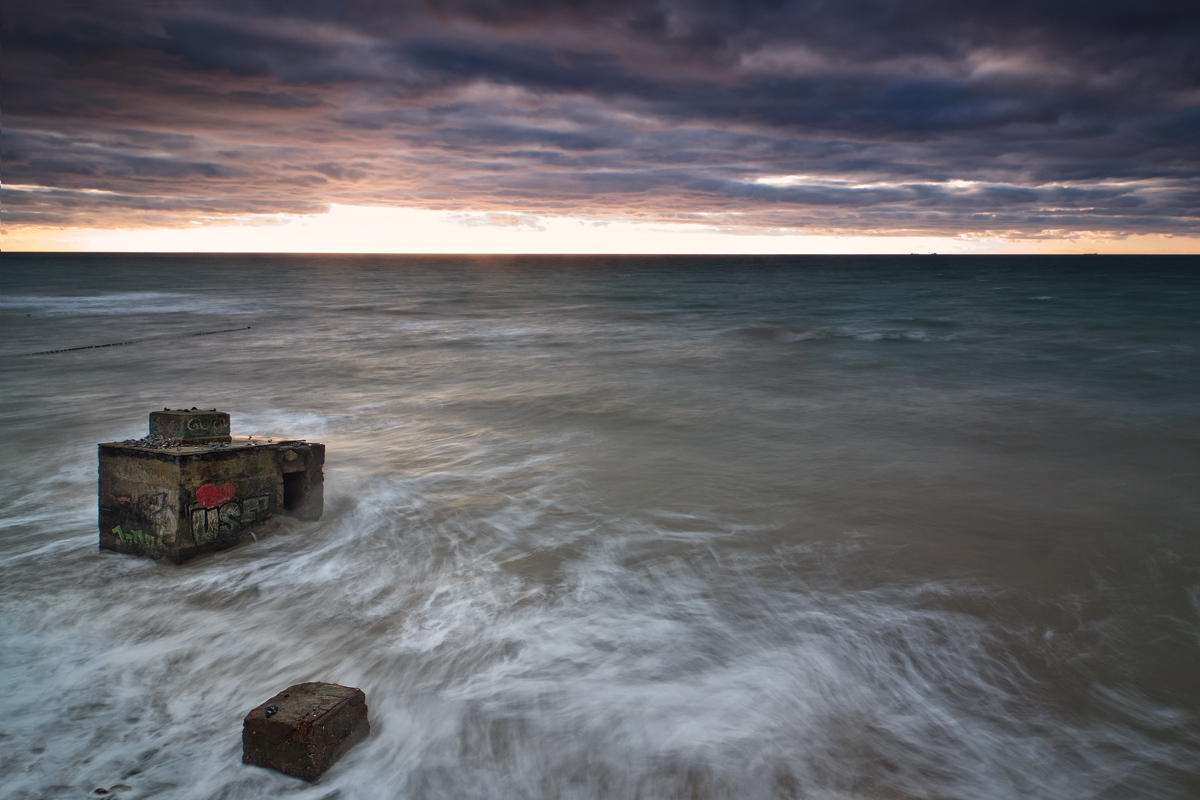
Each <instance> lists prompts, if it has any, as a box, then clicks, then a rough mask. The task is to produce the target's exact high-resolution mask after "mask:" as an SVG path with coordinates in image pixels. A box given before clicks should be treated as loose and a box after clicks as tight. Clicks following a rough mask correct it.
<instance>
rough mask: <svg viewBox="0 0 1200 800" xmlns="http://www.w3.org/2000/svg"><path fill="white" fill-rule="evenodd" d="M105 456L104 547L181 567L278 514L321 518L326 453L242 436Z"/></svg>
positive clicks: (110, 448) (105, 451)
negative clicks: (205, 443)
mask: <svg viewBox="0 0 1200 800" xmlns="http://www.w3.org/2000/svg"><path fill="white" fill-rule="evenodd" d="M99 451H100V452H99V455H100V481H99V504H100V548H101V549H104V550H115V551H117V552H121V553H131V554H134V555H140V556H149V557H151V558H167V559H170V560H172V561H174V562H176V563H181V562H183V561H185V560H187V559H188V558H190V557H192V556H193V555H196V554H197V553H203V552H209V551H213V550H221V549H224V548H226V547H232V546H233V545H234V544H236V543H237V541H238V539H239V538H240V537H241V536H242V535H243V534H244V533H245V532H246V531H247V530H249V529H251V528H252V527H254V526H256V525H259V524H261V523H263V522H265V521H266V520H268V519H270V518H271V517H272V516H274V515H276V514H281V513H282V514H287V515H289V516H296V517H299V518H301V519H308V520H315V519H320V516H321V512H322V510H323V505H324V500H323V494H324V473H323V466H324V462H325V447H324V445H321V444H309V443H306V442H300V441H283V442H264V441H262V440H257V441H256V440H253V439H246V438H241V437H239V438H238V439H236V440H233V441H232V442H230V443H229V444H209V445H186V444H179V445H174V446H167V447H154V446H142V445H138V444H122V443H110V444H102V445H100V447H99Z"/></svg>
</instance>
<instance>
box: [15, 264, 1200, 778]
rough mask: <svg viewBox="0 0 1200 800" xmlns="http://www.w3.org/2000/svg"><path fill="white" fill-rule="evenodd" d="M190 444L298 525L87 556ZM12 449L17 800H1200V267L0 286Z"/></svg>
mask: <svg viewBox="0 0 1200 800" xmlns="http://www.w3.org/2000/svg"><path fill="white" fill-rule="evenodd" d="M201 333H204V334H208V335H204V336H197V335H195V334H201ZM105 344H113V345H118V346H111V347H96V345H105ZM73 348H89V349H73ZM47 351H60V352H47ZM192 406H196V407H200V408H212V407H216V408H219V409H221V410H225V411H228V412H229V413H230V414H231V415H232V426H233V432H234V434H235V435H246V434H253V435H255V436H275V437H294V438H304V439H307V440H309V441H319V442H323V443H325V445H326V447H327V460H326V467H325V476H326V478H325V511H324V515H323V516H322V517H321V519H320V520H319V521H317V522H303V521H299V520H295V519H283V520H281V521H279V522H278V524H276V525H275V526H274V527H273V528H270V529H265V530H264V531H263V532H262V533H261V534H258V535H257V539H256V540H255V539H253V538H250V537H246V538H244V539H243V541H242V542H241V543H240V544H239V545H238V546H237V547H234V548H232V549H229V550H225V551H222V552H219V553H213V554H208V555H204V556H201V557H197V558H195V559H193V560H191V561H188V562H187V563H185V564H183V565H182V566H176V565H174V564H171V563H167V562H156V561H153V560H150V559H145V558H137V557H133V556H126V555H119V554H116V553H111V552H101V551H100V550H99V549H98V546H97V542H98V529H97V494H96V491H97V489H96V464H97V452H96V444H97V443H99V442H108V441H118V440H123V439H127V438H137V437H140V436H144V435H145V433H146V429H147V415H148V412H150V411H153V410H157V409H162V408H164V407H171V408H178V407H192ZM0 420H2V422H0V425H2V438H0V685H2V686H3V691H0V794H3V795H4V796H5V797H6V798H11V799H12V800H28V799H32V798H85V797H92V798H98V797H107V798H122V799H125V798H181V799H184V800H189V799H191V798H195V799H196V800H213V799H214V798H229V799H232V798H312V800H335V799H337V800H357V799H358V798H364V799H365V798H381V799H384V798H480V800H482V799H483V798H489V799H491V798H495V799H496V800H503V799H506V798H513V799H514V800H515V799H516V798H521V799H522V800H525V799H528V798H563V799H564V800H565V799H568V798H580V799H582V798H643V799H645V800H657V799H658V798H663V799H664V800H666V799H668V798H690V799H699V798H737V799H739V800H742V799H745V800H752V799H754V798H764V799H765V798H812V799H819V800H826V799H828V800H843V799H844V800H849V799H850V798H863V799H876V798H878V799H880V800H916V799H917V798H921V799H922V800H949V799H952V798H954V799H961V800H993V799H995V800H1000V799H1002V798H1005V799H1007V798H1046V800H1085V798H1086V799H1087V800H1097V799H1105V798H1111V799H1113V800H1116V799H1117V798H1121V799H1124V798H1198V797H1200V257H1197V256H1180V257H1165V256H1164V257H1134V256H1073V257H1057V256H1055V257H1051V256H1045V257H1035V256H1022V257H1018V256H977V257H967V256H961V257H959V256H937V257H934V256H918V255H914V256H873V257H850V256H830V257H819V256H807V257H728V256H723V257H695V256H687V257H684V256H671V257H667V256H663V257H643V256H627V257H590V256H589V257H583V256H580V257H566V256H563V257H549V256H546V257H529V256H326V255H287V256H282V255H281V256H275V255H201V254H194V255H145V254H143V255H121V254H86V255H85V254H77V255H71V254H17V253H5V254H3V256H0ZM314 680H317V681H329V682H334V683H340V684H344V685H347V686H353V687H358V688H361V689H363V690H364V691H365V693H366V697H367V704H368V707H369V714H370V721H371V726H372V730H371V735H370V737H369V738H367V739H366V740H365V741H363V742H362V743H360V744H359V745H357V746H356V747H355V748H353V749H352V750H350V751H349V753H348V754H347V755H346V756H344V757H343V758H342V759H341V760H340V761H339V762H338V763H337V764H336V765H335V766H334V767H333V768H332V769H331V770H330V771H329V772H327V773H326V774H325V776H324V777H323V778H321V780H320V781H318V782H317V783H315V784H307V783H304V782H302V781H300V780H297V779H295V778H290V777H287V776H284V775H282V774H279V773H276V772H273V771H270V770H267V769H263V768H260V767H254V766H248V765H243V764H242V763H241V753H242V751H241V729H242V719H243V717H244V715H245V714H246V713H247V712H248V711H249V710H250V709H252V708H254V707H255V706H257V705H259V704H261V703H263V702H265V701H266V700H267V699H268V698H270V697H271V696H272V695H274V694H275V693H277V692H279V691H281V690H283V689H284V688H286V687H288V686H289V685H291V684H295V683H299V682H303V681H314Z"/></svg>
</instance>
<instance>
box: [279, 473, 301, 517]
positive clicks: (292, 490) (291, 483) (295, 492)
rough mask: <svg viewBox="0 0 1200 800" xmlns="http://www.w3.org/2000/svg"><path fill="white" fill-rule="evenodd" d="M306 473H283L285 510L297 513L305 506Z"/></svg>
mask: <svg viewBox="0 0 1200 800" xmlns="http://www.w3.org/2000/svg"><path fill="white" fill-rule="evenodd" d="M304 489H305V487H304V473H303V472H285V473H283V510H284V511H295V510H296V509H298V508H299V507H300V506H302V505H303V504H304V495H305V491H304Z"/></svg>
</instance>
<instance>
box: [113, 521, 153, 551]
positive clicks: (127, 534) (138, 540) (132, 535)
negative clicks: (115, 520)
mask: <svg viewBox="0 0 1200 800" xmlns="http://www.w3.org/2000/svg"><path fill="white" fill-rule="evenodd" d="M112 532H113V533H115V534H116V535H117V539H119V540H120V542H121V545H122V546H124V547H131V548H134V549H137V550H157V549H161V548H162V537H161V536H160V535H159V534H157V533H154V532H151V533H150V535H149V536H147V535H146V534H144V533H142V531H140V530H136V531H124V530H122V529H121V526H120V525H118V526H117V527H115V528H113V529H112Z"/></svg>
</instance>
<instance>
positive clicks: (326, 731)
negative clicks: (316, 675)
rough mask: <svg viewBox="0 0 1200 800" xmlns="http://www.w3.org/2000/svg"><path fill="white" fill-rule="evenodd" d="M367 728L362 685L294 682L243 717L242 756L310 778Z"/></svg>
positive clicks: (246, 759) (291, 773)
mask: <svg viewBox="0 0 1200 800" xmlns="http://www.w3.org/2000/svg"><path fill="white" fill-rule="evenodd" d="M370 732H371V723H370V722H369V721H368V720H367V696H366V695H365V694H363V692H362V690H361V689H352V688H350V687H348V686H339V685H337V684H336V683H298V684H296V685H295V686H290V687H288V688H287V689H285V690H284V691H282V692H280V693H279V694H277V695H275V696H274V697H272V698H271V699H270V700H268V701H267V702H265V703H263V704H262V705H261V706H259V707H258V708H256V709H254V710H253V711H251V712H250V713H249V714H247V715H246V718H245V719H244V720H242V761H243V762H244V763H246V764H255V765H257V766H260V767H269V768H270V769H274V770H278V771H279V772H282V773H284V774H285V775H292V776H294V777H297V778H303V779H304V780H306V781H310V782H311V781H315V780H316V779H317V778H319V777H321V774H322V773H324V772H325V770H327V769H329V768H330V767H331V766H333V763H334V762H335V761H337V760H338V759H339V758H341V757H342V755H344V754H345V752H346V751H347V750H349V749H350V748H351V747H353V746H354V745H355V744H357V743H358V742H360V741H362V740H363V739H365V738H367V734H369V733H370Z"/></svg>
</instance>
